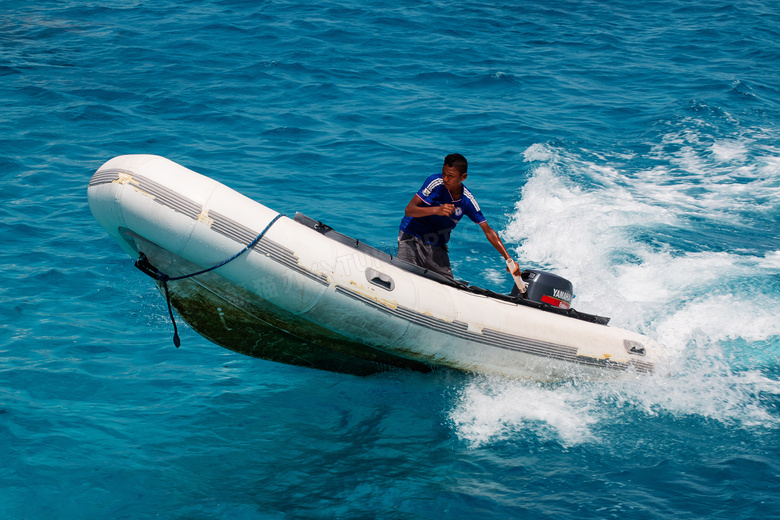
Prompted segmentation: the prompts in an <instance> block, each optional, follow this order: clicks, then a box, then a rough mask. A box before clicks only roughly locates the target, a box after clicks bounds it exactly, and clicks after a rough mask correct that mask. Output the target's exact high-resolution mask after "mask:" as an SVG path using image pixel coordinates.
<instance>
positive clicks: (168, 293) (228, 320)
mask: <svg viewBox="0 0 780 520" xmlns="http://www.w3.org/2000/svg"><path fill="white" fill-rule="evenodd" d="M88 199H89V207H90V209H91V211H92V214H93V215H94V216H95V219H96V220H97V221H98V222H99V223H100V225H101V226H102V227H103V228H104V229H105V230H106V231H107V232H108V234H109V235H111V237H112V238H113V239H114V240H115V241H116V242H117V243H118V244H119V245H120V246H121V247H122V249H124V250H125V251H126V252H127V254H128V255H130V257H131V258H132V259H133V260H135V265H136V266H137V267H138V268H139V269H141V270H142V271H143V272H144V273H146V274H148V275H149V277H150V279H151V280H153V281H154V282H155V283H156V284H157V286H158V287H159V288H160V291H161V292H162V294H163V296H164V297H165V298H166V300H167V301H168V306H169V307H168V308H169V311H170V312H171V319H172V320H174V321H173V323H174V327H175V318H174V314H173V312H172V310H171V309H175V311H176V313H177V314H178V315H179V316H180V317H181V318H182V319H183V320H185V321H186V322H187V323H188V324H189V325H190V326H191V327H192V328H193V329H194V330H195V331H197V332H198V333H199V334H201V335H202V336H204V337H205V338H207V339H209V340H210V341H212V342H214V343H216V344H217V345H220V346H222V347H225V348H228V349H231V350H233V351H236V352H239V353H242V354H246V355H249V356H254V357H258V358H262V359H266V360H271V361H275V362H279V363H287V364H292V365H299V366H305V367H311V368H316V369H322V370H330V371H335V372H344V373H350V374H357V375H367V374H372V373H376V372H379V371H383V370H388V369H393V368H407V369H412V370H420V371H428V370H431V369H435V368H437V367H448V368H451V369H456V370H460V371H466V372H476V373H482V374H497V375H501V376H506V377H511V378H522V379H535V380H562V379H571V378H587V379H593V378H604V377H612V376H616V375H637V374H647V373H650V372H653V371H654V370H655V369H656V368H657V366H658V365H659V363H661V362H663V359H664V358H663V352H662V350H661V349H660V348H659V346H658V345H657V344H656V343H655V342H653V341H652V340H651V339H650V338H648V337H645V336H643V335H640V334H637V333H634V332H630V331H627V330H622V329H619V328H615V327H610V326H608V325H607V322H608V321H609V320H608V318H603V317H600V316H595V315H590V314H585V313H581V312H577V311H576V310H574V309H572V308H570V302H571V298H572V289H571V284H570V283H569V282H568V281H567V280H565V279H563V278H560V277H557V276H555V275H553V274H551V273H546V272H544V271H526V272H524V273H523V277H524V280H526V281H527V282H528V283H529V287H528V290H527V292H526V294H524V295H523V294H517V293H511V294H506V295H505V294H498V293H495V292H492V291H488V290H484V289H481V288H479V287H474V286H470V285H468V284H466V283H464V282H458V281H453V280H449V279H447V278H444V277H441V276H439V275H437V274H435V273H431V272H428V271H426V270H424V269H422V268H419V267H417V266H414V265H411V264H408V263H406V262H403V261H400V260H399V259H397V258H394V257H393V256H392V255H390V254H388V253H386V252H382V251H380V250H378V249H375V248H373V247H370V246H368V245H366V244H364V243H362V242H360V241H358V240H355V239H352V238H350V237H347V236H345V235H343V234H341V233H339V232H338V231H336V230H334V229H333V228H331V227H330V226H328V225H326V224H324V223H322V222H320V221H317V220H314V219H312V218H309V217H307V216H305V215H302V214H296V215H294V216H292V217H290V216H286V215H281V214H280V213H278V212H276V211H274V210H272V209H270V208H268V207H266V206H264V205H262V204H260V203H258V202H255V201H253V200H251V199H249V198H247V197H245V196H243V195H241V194H239V193H238V192H236V191H234V190H232V189H230V188H228V187H227V186H225V185H223V184H220V183H219V182H217V181H215V180H213V179H210V178H208V177H205V176H203V175H200V174H198V173H196V172H194V171H191V170H189V169H187V168H185V167H183V166H181V165H179V164H176V163H174V162H172V161H170V160H168V159H165V158H163V157H159V156H153V155H124V156H120V157H116V158H114V159H111V160H109V161H108V162H106V163H105V164H104V165H103V166H101V167H100V168H99V169H98V170H97V172H96V173H95V174H94V176H93V177H92V179H91V181H90V183H89V187H88ZM175 341H176V342H178V336H177V337H176V339H175ZM177 346H178V344H177Z"/></svg>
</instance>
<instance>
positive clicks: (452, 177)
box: [441, 164, 466, 191]
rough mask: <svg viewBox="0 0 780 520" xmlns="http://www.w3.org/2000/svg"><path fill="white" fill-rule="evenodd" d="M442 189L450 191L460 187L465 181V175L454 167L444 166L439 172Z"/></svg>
mask: <svg viewBox="0 0 780 520" xmlns="http://www.w3.org/2000/svg"><path fill="white" fill-rule="evenodd" d="M441 174H442V180H443V181H444V187H445V188H447V189H448V190H450V191H452V190H455V189H457V188H459V187H460V185H461V184H463V181H464V180H465V179H466V174H465V173H460V172H459V171H458V170H457V169H456V168H455V167H454V166H447V165H446V164H445V165H444V168H442V170H441Z"/></svg>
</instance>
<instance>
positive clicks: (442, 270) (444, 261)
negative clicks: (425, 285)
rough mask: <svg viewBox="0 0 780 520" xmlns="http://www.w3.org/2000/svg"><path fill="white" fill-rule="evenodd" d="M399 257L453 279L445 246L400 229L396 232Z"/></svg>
mask: <svg viewBox="0 0 780 520" xmlns="http://www.w3.org/2000/svg"><path fill="white" fill-rule="evenodd" d="M396 257H398V258H399V259H401V260H403V261H405V262H409V263H410V264H414V265H419V266H420V267H424V268H425V269H428V270H430V271H433V272H435V273H439V274H440V275H442V276H446V277H447V278H449V279H450V280H452V279H453V276H452V268H451V267H450V256H449V254H447V246H446V245H443V246H432V245H431V244H429V243H427V242H425V241H424V240H423V239H421V238H419V237H416V236H414V235H410V234H409V233H405V232H403V231H400V232H399V233H398V254H397V255H396Z"/></svg>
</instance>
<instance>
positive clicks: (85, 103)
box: [0, 0, 780, 519]
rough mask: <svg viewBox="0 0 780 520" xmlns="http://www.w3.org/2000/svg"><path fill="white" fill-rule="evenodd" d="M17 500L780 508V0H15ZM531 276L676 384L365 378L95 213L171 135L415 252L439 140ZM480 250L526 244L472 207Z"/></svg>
mask: <svg viewBox="0 0 780 520" xmlns="http://www.w3.org/2000/svg"><path fill="white" fill-rule="evenodd" d="M0 8H2V12H3V13H4V16H3V17H2V19H0V100H2V108H0V129H2V132H0V194H1V195H0V197H2V199H1V201H2V204H0V240H1V241H2V244H3V247H2V248H1V249H0V262H1V263H0V265H2V270H0V282H1V283H0V312H2V316H3V319H2V321H1V322H0V447H2V448H3V449H2V450H0V515H1V516H2V517H3V518H9V519H38V518H46V519H50V518H62V519H71V518H73V519H76V518H79V519H80V518H112V519H115V518H133V519H135V518H179V519H201V518H202V519H206V518H209V519H211V518H220V519H223V518H224V519H282V518H387V519H399V518H402V519H422V518H464V519H466V518H468V519H471V518H599V519H601V518H621V519H645V518H646V519H651V518H652V519H656V518H668V519H698V518H724V519H726V518H728V519H749V518H778V517H780V515H779V514H778V511H780V493H779V492H778V489H780V397H779V394H780V319H779V318H778V317H777V308H778V305H779V304H780V225H779V224H778V221H780V140H779V138H780V128H779V124H780V86H779V85H780V72H778V71H780V45H778V41H780V9H778V6H777V4H776V3H775V2H771V1H768V0H764V1H755V2H744V3H740V4H729V3H723V2H714V3H713V2H704V1H693V2H670V1H653V0H651V1H649V2H644V3H641V5H636V4H635V3H634V2H629V1H627V0H615V1H611V2H608V3H600V2H590V1H580V2H572V1H564V2H556V3H548V2H527V3H523V4H522V5H520V4H517V5H515V4H506V5H502V4H500V3H498V2H487V1H477V2H454V3H453V2H420V1H416V0H401V1H400V2H397V3H395V4H392V5H389V6H388V4H386V3H384V2H376V1H371V0H369V1H367V2H366V1H364V2H351V1H338V2H325V3H320V4H306V3H294V2H286V1H281V0H280V1H259V2H249V1H246V0H222V1H216V0H214V1H197V2H195V1H184V0H181V1H174V0H157V1H146V2H145V1H140V0H138V1H131V0H127V1H118V0H116V1H113V2H86V1H75V0H61V1H58V2H41V3H32V2H18V1H8V0H0ZM450 152H460V153H463V154H464V155H465V156H466V157H467V158H468V159H469V161H470V170H469V180H468V183H467V184H468V185H469V187H470V189H471V190H472V191H473V192H474V194H475V195H476V196H477V198H478V200H479V201H480V204H481V206H482V209H483V211H484V212H485V214H486V216H487V218H488V220H489V222H490V223H491V224H492V225H493V227H494V228H495V229H497V230H498V231H499V232H500V233H501V235H502V236H503V238H504V240H505V242H506V244H507V246H508V247H509V249H510V250H511V251H512V252H513V254H514V255H516V257H517V258H518V260H519V262H520V263H521V265H523V266H525V267H537V268H543V269H548V270H551V271H554V272H557V273H559V274H561V275H563V276H565V277H567V278H569V279H570V280H572V282H573V283H574V287H575V293H576V298H575V300H574V306H575V307H576V308H578V309H580V310H583V311H586V312H591V313H596V314H602V315H607V316H611V317H612V324H614V325H616V326H620V327H625V328H630V329H632V330H637V331H639V332H642V333H645V334H648V335H650V336H651V337H653V338H654V339H656V340H658V341H659V342H660V343H661V344H663V345H664V348H665V349H666V351H667V353H668V354H669V356H670V357H671V358H672V359H673V363H672V366H671V367H670V373H669V374H668V375H663V376H653V377H649V378H639V379H630V380H627V381H621V382H611V383H585V382H578V381H570V382H564V383H559V384H544V385H541V384H536V383H532V382H522V381H507V380H502V379H492V378H488V377H483V376H478V375H466V374H458V373H453V372H448V371H438V372H434V373H432V374H426V375H422V374H414V373H407V372H395V373H386V374H382V375H377V376H371V377H366V378H359V377H353V376H346V375H339V374H332V373H327V372H319V371H314V370H309V369H304V368H297V367H291V366H285V365H279V364H274V363H270V362H266V361H261V360H257V359H252V358H248V357H242V356H240V355H237V354H234V353H231V352H229V351H227V350H224V349H222V348H219V347H217V346H215V345H213V344H211V343H209V342H208V341H206V340H205V339H203V338H201V337H199V336H198V335H197V334H196V333H194V332H193V331H192V330H191V329H189V328H187V327H186V326H184V325H182V324H180V328H181V329H182V330H181V331H180V333H181V336H182V342H183V345H182V347H181V348H180V349H178V350H177V349H175V348H174V347H173V346H172V344H171V325H170V322H169V319H168V316H167V310H166V307H165V302H164V300H163V299H162V298H161V296H160V295H159V293H158V292H157V290H156V289H155V288H154V287H153V285H152V284H151V282H150V281H149V279H148V278H146V277H145V276H144V275H143V274H142V273H140V272H139V271H137V270H136V269H134V268H133V267H132V261H131V259H129V258H128V257H127V256H126V255H124V253H122V252H121V251H120V249H119V247H118V246H117V245H116V244H115V243H114V242H113V241H112V240H111V239H110V238H109V237H108V235H107V234H106V233H105V232H104V231H103V230H102V229H101V228H100V227H99V226H98V225H97V223H96V222H95V221H94V219H93V218H92V216H91V214H90V213H89V209H88V207H87V203H86V186H87V183H88V182H89V178H90V177H91V175H92V173H94V171H95V170H96V169H97V168H98V167H99V166H100V165H101V164H102V163H103V162H104V161H106V160H108V159H109V158H111V157H113V156H115V155H120V154H126V153H153V154H159V155H164V156H166V157H169V158H171V159H173V160H175V161H177V162H179V163H181V164H183V165H185V166H187V167H189V168H192V169H194V170H196V171H198V172H200V173H204V174H206V175H210V176H212V177H214V178H216V179H217V180H219V181H221V182H223V183H225V184H227V185H229V186H231V187H233V188H235V189H237V190H239V191H241V192H243V193H245V194H246V195H248V196H250V197H252V198H254V199H256V200H258V201H259V202H262V203H263V204H266V205H268V206H270V207H272V208H274V209H277V210H279V211H283V212H285V213H292V212H294V211H301V212H303V213H306V214H308V215H310V216H312V217H314V218H317V219H318V220H323V221H325V222H327V223H328V224H330V225H332V226H334V227H336V228H337V229H338V230H340V231H342V232H344V233H346V234H349V235H351V236H355V237H358V238H361V239H363V240H365V241H367V242H369V243H371V244H373V245H375V246H377V247H380V248H383V249H386V250H390V251H391V250H393V248H394V244H395V236H396V230H397V225H398V223H399V221H400V218H401V213H402V211H403V207H404V206H405V205H406V203H407V202H408V200H409V199H410V198H411V195H412V193H413V192H414V190H416V189H417V188H418V187H419V184H420V183H421V182H422V180H423V179H424V178H425V177H426V176H427V175H429V174H430V173H433V172H435V171H436V170H438V168H439V167H440V163H441V160H442V158H443V157H444V155H446V154H447V153H450ZM452 258H453V267H454V270H455V272H456V275H457V276H459V277H460V278H463V279H468V280H470V281H472V282H473V283H478V284H479V285H481V286H484V287H489V288H492V289H496V290H508V286H509V285H510V284H511V282H510V280H509V278H508V276H507V275H506V273H505V271H504V270H503V268H502V262H501V258H500V257H499V256H497V254H496V253H495V252H494V251H493V250H492V247H491V246H490V245H489V244H488V243H487V242H486V241H485V240H484V238H483V237H482V236H481V232H480V231H479V230H478V229H477V228H476V226H474V225H472V224H470V223H467V222H463V223H462V224H461V226H459V228H458V231H457V233H456V234H455V235H454V236H453V243H452Z"/></svg>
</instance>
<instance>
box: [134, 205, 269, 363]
mask: <svg viewBox="0 0 780 520" xmlns="http://www.w3.org/2000/svg"><path fill="white" fill-rule="evenodd" d="M283 216H284V214H283V213H279V214H277V215H276V216H275V217H274V218H273V219H272V220H271V222H269V223H268V225H267V226H265V228H264V229H263V230H262V231H261V232H260V234H259V235H257V237H256V238H255V239H254V240H252V241H251V242H250V243H249V244H247V245H246V246H244V249H242V250H241V251H239V252H238V253H236V254H235V255H233V256H231V257H230V258H228V259H227V260H224V261H222V262H220V263H218V264H217V265H215V266H212V267H209V268H208V269H203V270H202V271H198V272H196V273H190V274H185V275H182V276H174V277H173V278H171V277H170V276H168V275H167V274H165V273H163V272H162V271H160V270H159V269H157V268H156V267H154V266H153V265H152V264H150V263H149V260H148V259H147V258H146V255H144V254H143V253H141V254H140V256H139V257H138V259H137V260H136V261H135V266H136V267H137V268H138V269H140V270H141V271H143V272H144V273H146V274H147V275H149V276H151V277H152V278H154V279H155V280H157V281H159V282H162V285H163V289H165V301H166V302H167V304H168V315H169V316H170V317H171V322H172V323H173V344H174V345H176V348H179V346H180V345H181V340H180V339H179V328H178V327H177V326H176V319H175V318H174V317H173V309H172V307H171V296H170V293H169V292H168V282H175V281H177V280H184V279H186V278H192V277H193V276H198V275H201V274H203V273H208V272H209V271H213V270H214V269H218V268H220V267H222V266H223V265H225V264H227V263H229V262H232V261H233V260H235V259H236V258H238V257H239V256H241V255H243V254H244V253H246V252H247V251H249V250H250V249H252V248H253V247H255V245H256V244H257V243H258V242H260V239H262V238H263V235H265V233H266V231H268V230H269V229H270V228H271V226H272V225H274V223H275V222H276V221H277V220H279V219H280V218H282V217H283Z"/></svg>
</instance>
